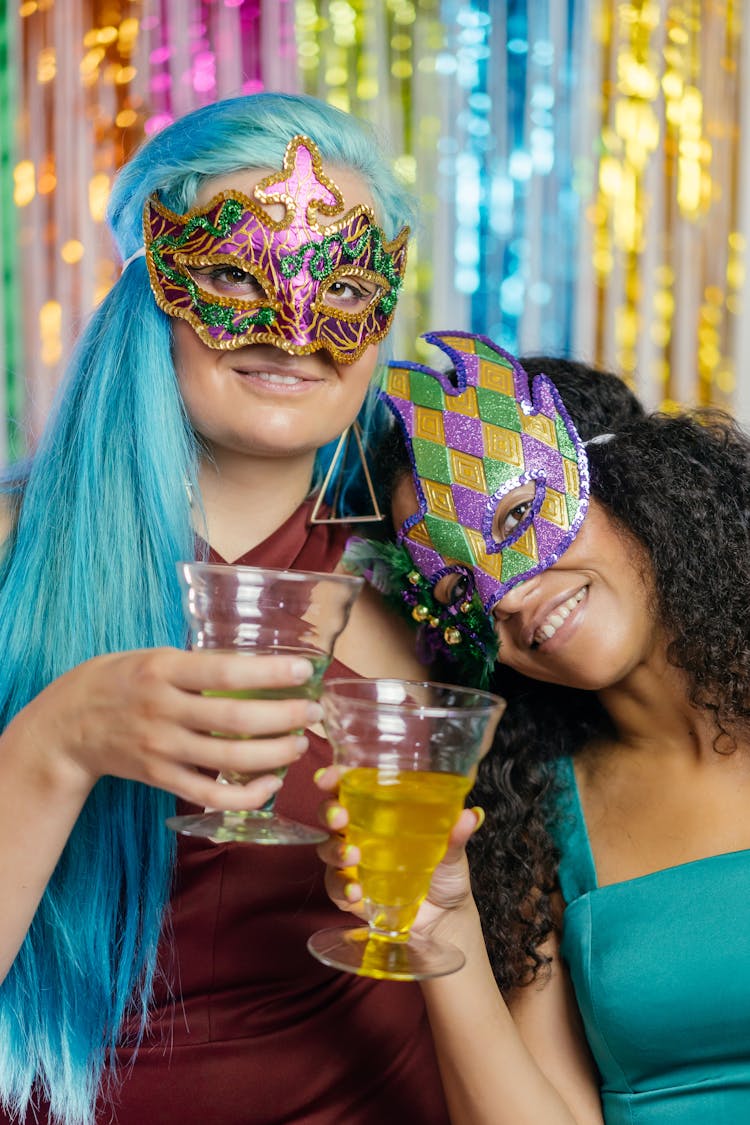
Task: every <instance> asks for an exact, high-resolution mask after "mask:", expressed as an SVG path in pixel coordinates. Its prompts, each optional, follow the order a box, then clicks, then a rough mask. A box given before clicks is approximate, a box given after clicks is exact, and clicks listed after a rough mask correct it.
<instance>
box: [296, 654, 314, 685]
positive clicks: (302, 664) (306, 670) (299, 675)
mask: <svg viewBox="0 0 750 1125" xmlns="http://www.w3.org/2000/svg"><path fill="white" fill-rule="evenodd" d="M312 674H313V666H312V664H311V663H310V661H309V660H301V659H295V660H293V661H292V666H291V671H290V675H291V677H292V679H293V681H294V682H295V683H296V684H304V683H305V681H306V680H309V679H310V677H311V676H312Z"/></svg>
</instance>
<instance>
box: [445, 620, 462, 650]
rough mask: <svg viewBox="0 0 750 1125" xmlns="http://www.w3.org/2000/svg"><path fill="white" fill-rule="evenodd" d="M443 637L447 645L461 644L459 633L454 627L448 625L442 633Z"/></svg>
mask: <svg viewBox="0 0 750 1125" xmlns="http://www.w3.org/2000/svg"><path fill="white" fill-rule="evenodd" d="M443 636H444V637H445V640H446V642H447V643H448V644H449V645H460V644H461V634H460V633H459V631H458V629H457V628H456V626H455V625H449V626H448V628H447V629H446V630H445V632H444V633H443Z"/></svg>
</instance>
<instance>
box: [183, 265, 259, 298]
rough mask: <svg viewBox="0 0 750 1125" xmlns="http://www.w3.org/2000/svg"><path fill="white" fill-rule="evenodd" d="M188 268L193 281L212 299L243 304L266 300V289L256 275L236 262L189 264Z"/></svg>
mask: <svg viewBox="0 0 750 1125" xmlns="http://www.w3.org/2000/svg"><path fill="white" fill-rule="evenodd" d="M186 268H187V272H188V273H189V274H190V276H191V277H192V279H193V281H195V282H197V283H198V285H199V286H200V287H201V289H202V290H203V291H204V292H205V293H207V294H208V295H209V296H210V297H228V298H229V299H230V300H235V301H242V302H248V301H262V300H264V299H265V298H266V293H265V290H264V287H263V285H262V284H261V283H260V281H259V280H258V278H257V277H256V276H255V274H253V273H251V272H250V271H249V270H247V269H243V267H242V266H240V265H237V263H236V262H230V261H216V262H201V263H198V264H195V265H194V264H193V263H187V265H186Z"/></svg>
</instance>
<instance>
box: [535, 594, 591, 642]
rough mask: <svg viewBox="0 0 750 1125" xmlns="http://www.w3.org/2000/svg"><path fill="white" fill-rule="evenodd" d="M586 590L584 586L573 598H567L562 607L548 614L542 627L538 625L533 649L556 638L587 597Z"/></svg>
mask: <svg viewBox="0 0 750 1125" xmlns="http://www.w3.org/2000/svg"><path fill="white" fill-rule="evenodd" d="M586 590H587V587H586V586H582V587H581V589H580V590H578V591H577V592H576V593H575V594H573V595H572V596H571V597H569V598H566V600H565V601H564V602H561V603H560V605H557V606H555V608H554V609H553V610H552V612H551V613H549V614H547V616H546V617H545V618H544V620H543V621H542V623H541V625H538V626H537V628H536V629H535V630H534V632H533V635H532V638H531V644H530V647H531V648H539V646H540V645H543V644H545V643H546V642H547V641H549V640H551V639H552V637H554V635H555V633H556V632H557V630H558V629H559V628H560V627H561V626H562V625H564V624H565V622H566V621H567V619H568V618H569V617H570V615H571V613H573V612H574V611H575V609H576V608H577V607H578V606H579V605H580V604H581V602H582V601H583V599H584V598H585V597H586Z"/></svg>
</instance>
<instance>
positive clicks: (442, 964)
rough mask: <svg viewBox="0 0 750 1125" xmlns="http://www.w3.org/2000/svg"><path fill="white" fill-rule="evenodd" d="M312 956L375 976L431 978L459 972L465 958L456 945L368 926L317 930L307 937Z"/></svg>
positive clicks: (339, 966)
mask: <svg viewBox="0 0 750 1125" xmlns="http://www.w3.org/2000/svg"><path fill="white" fill-rule="evenodd" d="M307 948H308V949H309V951H310V953H312V955H313V957H317V959H318V961H322V962H323V964H324V965H329V966H330V967H331V968H332V969H341V970H342V971H343V972H345V973H356V975H357V976H359V977H374V978H375V980H428V979H429V978H430V977H443V976H447V975H448V973H455V972H458V970H459V969H460V968H462V967H463V965H464V963H465V961H466V958H465V957H464V955H463V953H462V952H461V950H460V949H457V948H456V946H455V945H447V944H442V943H441V942H437V941H432V940H431V939H430V938H426V937H420V936H417V935H416V934H409V935H408V936H404V937H403V938H389V937H385V936H384V935H383V934H378V933H374V932H373V931H372V930H370V929H368V928H367V927H366V926H357V928H356V929H354V930H342V929H335V930H318V932H317V933H316V934H313V935H312V937H311V938H310V939H309V940H308V943H307Z"/></svg>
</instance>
